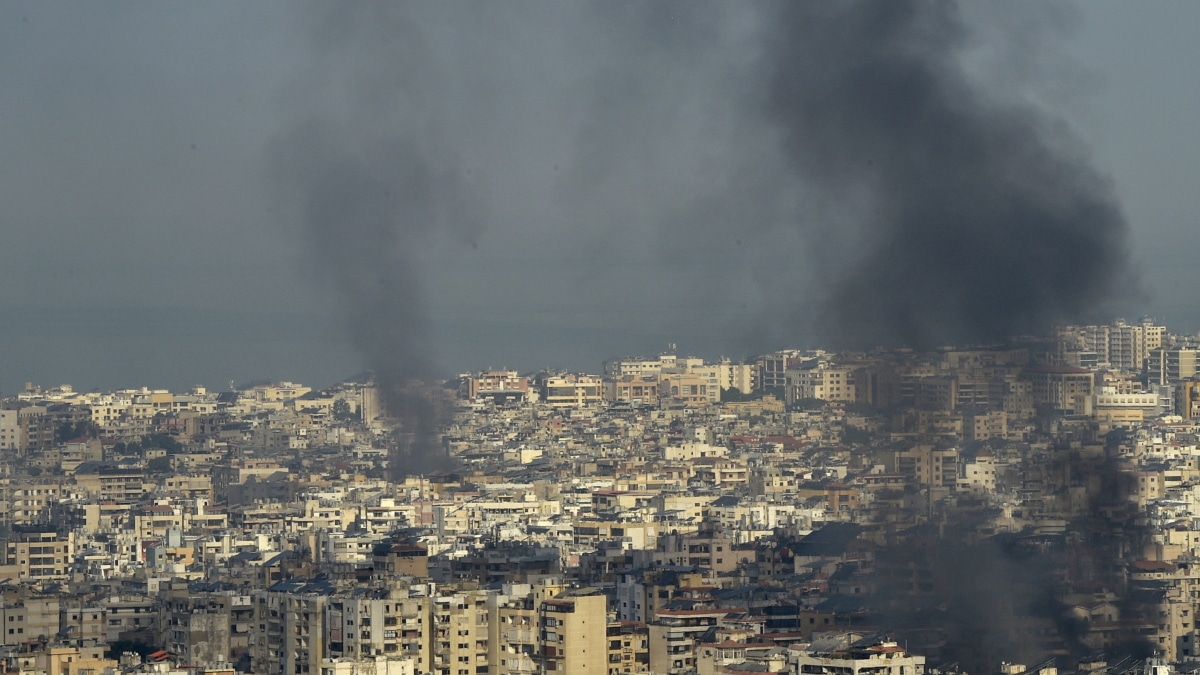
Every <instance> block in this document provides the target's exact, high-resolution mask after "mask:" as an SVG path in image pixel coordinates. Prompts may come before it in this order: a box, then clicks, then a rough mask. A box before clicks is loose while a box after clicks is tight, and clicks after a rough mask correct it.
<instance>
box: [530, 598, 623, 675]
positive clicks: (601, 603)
mask: <svg viewBox="0 0 1200 675" xmlns="http://www.w3.org/2000/svg"><path fill="white" fill-rule="evenodd" d="M538 631H539V635H540V637H541V640H542V653H541V666H542V671H543V672H545V673H566V674H568V675H608V600H607V598H606V597H605V596H604V595H602V594H600V592H599V591H596V590H594V589H580V590H578V591H572V592H570V593H566V594H563V595H560V596H558V597H556V598H552V599H549V600H544V601H542V603H541V604H540V605H539V606H538Z"/></svg>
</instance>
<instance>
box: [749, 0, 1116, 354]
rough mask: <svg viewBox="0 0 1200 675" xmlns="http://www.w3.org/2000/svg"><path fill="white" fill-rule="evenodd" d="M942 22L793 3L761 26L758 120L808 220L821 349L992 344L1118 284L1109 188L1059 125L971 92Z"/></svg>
mask: <svg viewBox="0 0 1200 675" xmlns="http://www.w3.org/2000/svg"><path fill="white" fill-rule="evenodd" d="M959 10H960V7H959V5H957V4H956V3H951V2H932V1H930V2H926V1H919V0H902V1H899V2H876V1H863V2H838V3H807V2H797V3H786V4H785V5H782V7H781V11H780V12H779V15H778V17H777V21H776V22H774V25H775V27H776V28H775V30H774V32H773V34H772V35H771V37H770V38H769V40H768V49H767V51H766V57H765V58H766V65H767V67H768V68H770V69H771V73H772V75H771V77H772V80H771V84H770V94H769V107H768V113H769V115H770V117H771V118H772V119H773V120H774V121H775V122H776V123H777V124H778V125H779V127H780V128H781V129H782V132H783V143H784V147H785V152H786V155H787V158H788V160H789V164H790V166H791V167H792V168H793V169H794V170H795V172H796V173H797V175H798V176H799V177H800V179H802V180H803V181H804V182H805V183H806V184H807V185H808V186H809V188H810V193H811V194H814V195H816V196H817V199H816V202H817V203H818V204H819V205H820V207H821V211H820V217H819V220H817V219H813V218H811V217H804V218H803V220H804V221H805V227H809V228H812V230H813V232H812V234H813V236H815V237H816V239H817V241H818V242H819V243H818V245H817V247H816V252H817V253H818V255H817V256H815V257H814V261H815V262H820V261H823V264H821V269H820V274H821V276H823V277H826V278H827V279H829V282H828V285H827V286H826V287H825V288H824V289H822V294H821V297H820V300H819V304H818V307H817V312H816V315H815V318H816V319H817V320H818V321H819V323H820V325H821V326H824V327H825V328H824V330H823V332H824V333H825V337H826V338H828V339H829V341H830V342H831V343H833V344H842V345H845V344H857V345H871V344H880V343H883V344H907V345H910V346H915V347H929V346H934V345H937V344H939V343H945V342H963V341H968V342H977V341H987V340H996V339H1003V338H1005V337H1007V336H1011V335H1013V334H1016V333H1020V332H1028V331H1036V330H1044V329H1045V328H1046V327H1047V326H1048V325H1049V324H1050V323H1051V322H1053V321H1061V320H1070V319H1078V318H1080V317H1081V316H1083V315H1085V314H1086V313H1087V312H1089V311H1093V310H1094V309H1095V308H1096V306H1097V305H1098V304H1099V303H1101V302H1103V301H1105V300H1106V299H1108V297H1109V296H1110V294H1111V293H1112V292H1113V291H1114V290H1115V289H1117V288H1118V287H1119V285H1120V284H1121V283H1123V282H1125V281H1127V277H1126V275H1127V270H1126V267H1125V262H1126V260H1125V245H1126V224H1125V221H1124V219H1123V216H1122V214H1121V210H1120V208H1119V206H1118V204H1117V202H1116V200H1115V198H1114V196H1113V192H1112V187H1111V185H1110V184H1109V181H1108V180H1107V179H1106V178H1104V177H1103V176H1101V175H1100V174H1098V173H1097V172H1096V171H1095V170H1094V169H1092V168H1091V167H1090V166H1089V164H1088V163H1087V161H1086V157H1085V154H1084V153H1083V151H1082V150H1081V149H1080V148H1079V146H1078V144H1077V143H1076V142H1075V141H1074V139H1073V138H1072V136H1071V134H1070V132H1069V130H1068V129H1067V128H1066V127H1065V125H1064V124H1063V123H1062V121H1061V120H1058V119H1055V118H1054V117H1051V116H1049V115H1047V114H1045V113H1043V112H1041V111H1039V110H1038V109H1037V108H1035V107H1033V106H1031V105H1028V104H1023V103H1019V102H1013V101H1006V100H1003V99H1001V98H999V97H997V96H995V95H990V94H989V93H988V92H985V91H983V90H981V88H980V87H979V86H978V85H976V84H974V83H973V82H972V81H970V79H969V78H968V77H967V76H966V74H965V73H966V71H965V68H964V65H963V63H964V60H965V59H966V57H967V56H968V53H969V47H970V46H971V44H972V40H971V38H972V36H971V33H970V31H969V30H968V29H967V26H966V24H965V22H964V21H963V19H962V17H961V16H960V12H959ZM814 221H815V222H814Z"/></svg>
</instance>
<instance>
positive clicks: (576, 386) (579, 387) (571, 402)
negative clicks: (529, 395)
mask: <svg viewBox="0 0 1200 675" xmlns="http://www.w3.org/2000/svg"><path fill="white" fill-rule="evenodd" d="M603 389H604V386H603V382H602V381H601V380H600V378H599V377H596V376H595V375H577V374H570V375H545V376H542V377H541V378H540V381H539V382H538V391H539V393H540V397H541V398H540V400H541V402H542V403H546V404H548V405H550V406H553V407H556V408H582V407H585V406H590V405H597V404H599V403H601V402H602V401H603V396H602V394H603Z"/></svg>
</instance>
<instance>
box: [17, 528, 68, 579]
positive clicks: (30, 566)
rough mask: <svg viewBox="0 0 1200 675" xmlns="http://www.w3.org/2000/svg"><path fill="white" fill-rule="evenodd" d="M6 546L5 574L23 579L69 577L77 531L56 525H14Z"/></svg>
mask: <svg viewBox="0 0 1200 675" xmlns="http://www.w3.org/2000/svg"><path fill="white" fill-rule="evenodd" d="M12 529H13V531H12V535H11V536H10V537H9V538H8V541H7V542H6V545H5V547H4V553H5V560H4V566H5V570H4V572H5V574H7V575H9V576H12V577H13V578H15V579H17V580H19V581H51V580H62V579H66V578H68V576H69V573H70V564H71V561H72V559H73V558H74V555H75V535H74V533H68V534H65V535H60V534H58V533H57V532H56V531H55V528H54V527H53V526H48V525H14V526H13V528H12Z"/></svg>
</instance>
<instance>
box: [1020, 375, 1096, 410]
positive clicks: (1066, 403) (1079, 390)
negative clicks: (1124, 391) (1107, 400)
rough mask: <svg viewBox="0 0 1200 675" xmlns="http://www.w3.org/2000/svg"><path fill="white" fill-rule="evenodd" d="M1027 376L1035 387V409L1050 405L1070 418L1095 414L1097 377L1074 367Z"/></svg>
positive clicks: (1033, 387)
mask: <svg viewBox="0 0 1200 675" xmlns="http://www.w3.org/2000/svg"><path fill="white" fill-rule="evenodd" d="M1027 375H1028V377H1029V380H1030V382H1031V384H1032V389H1033V391H1032V393H1033V403H1034V405H1050V406H1053V407H1054V408H1055V409H1056V410H1062V411H1064V412H1066V413H1068V414H1076V415H1087V414H1090V413H1091V405H1092V393H1093V389H1094V375H1093V373H1092V371H1090V370H1086V369H1083V368H1072V367H1070V366H1037V367H1035V368H1030V369H1029V370H1028V371H1027Z"/></svg>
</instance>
